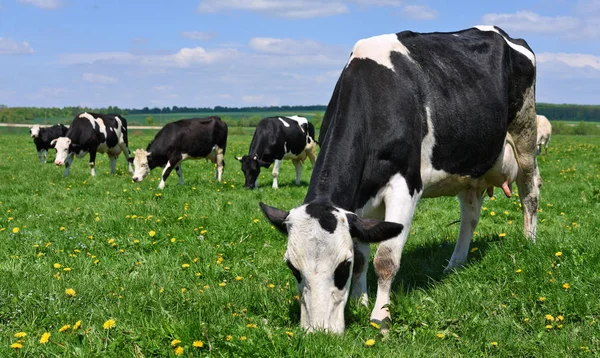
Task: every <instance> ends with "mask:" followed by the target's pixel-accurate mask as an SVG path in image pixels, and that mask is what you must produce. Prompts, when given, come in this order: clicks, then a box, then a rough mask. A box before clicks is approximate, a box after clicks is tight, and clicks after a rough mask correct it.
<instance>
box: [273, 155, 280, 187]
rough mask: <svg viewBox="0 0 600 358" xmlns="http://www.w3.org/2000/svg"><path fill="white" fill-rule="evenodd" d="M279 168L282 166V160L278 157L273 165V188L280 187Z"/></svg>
mask: <svg viewBox="0 0 600 358" xmlns="http://www.w3.org/2000/svg"><path fill="white" fill-rule="evenodd" d="M279 168H281V160H278V159H276V160H275V165H273V173H272V174H273V189H279V186H278V185H277V177H278V176H279Z"/></svg>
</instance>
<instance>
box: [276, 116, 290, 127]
mask: <svg viewBox="0 0 600 358" xmlns="http://www.w3.org/2000/svg"><path fill="white" fill-rule="evenodd" d="M277 119H279V120H280V121H281V123H283V125H284V127H286V128H289V127H290V124H289V123H288V122H286V121H284V120H283V118H281V117H279V118H277Z"/></svg>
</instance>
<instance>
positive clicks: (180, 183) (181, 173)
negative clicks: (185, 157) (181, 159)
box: [175, 164, 183, 185]
mask: <svg viewBox="0 0 600 358" xmlns="http://www.w3.org/2000/svg"><path fill="white" fill-rule="evenodd" d="M175 172H177V176H178V177H179V185H183V172H182V171H181V164H178V165H177V166H176V167H175Z"/></svg>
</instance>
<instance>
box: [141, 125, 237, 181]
mask: <svg viewBox="0 0 600 358" xmlns="http://www.w3.org/2000/svg"><path fill="white" fill-rule="evenodd" d="M226 147H227V123H225V122H223V121H222V120H221V118H220V117H216V116H214V117H207V118H191V119H182V120H180V121H176V122H172V123H169V124H167V125H165V126H164V127H163V128H162V129H161V130H160V131H159V132H158V133H157V134H156V136H155V137H154V139H153V140H152V142H150V144H148V148H146V150H143V149H138V150H136V151H135V157H134V159H133V165H134V167H135V172H134V174H133V180H134V181H136V182H140V181H142V180H143V179H144V178H145V177H146V176H147V175H148V174H150V171H151V170H152V169H154V168H156V167H164V168H165V169H164V170H163V172H162V176H161V180H160V184H159V185H158V188H159V189H164V187H165V181H166V180H167V178H168V177H169V174H171V171H172V170H173V168H175V171H176V172H177V175H178V176H179V184H183V173H182V172H181V162H183V161H184V160H188V159H202V158H206V160H210V161H212V162H213V163H216V164H217V170H216V178H217V180H218V181H221V180H222V177H223V168H224V167H225V160H224V158H225V149H226Z"/></svg>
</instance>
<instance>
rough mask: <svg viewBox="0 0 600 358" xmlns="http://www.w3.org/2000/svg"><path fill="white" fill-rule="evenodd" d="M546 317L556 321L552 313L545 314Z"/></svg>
mask: <svg viewBox="0 0 600 358" xmlns="http://www.w3.org/2000/svg"><path fill="white" fill-rule="evenodd" d="M544 318H545V319H546V320H548V321H554V316H553V315H551V314H547V315H545V316H544Z"/></svg>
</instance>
